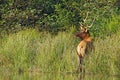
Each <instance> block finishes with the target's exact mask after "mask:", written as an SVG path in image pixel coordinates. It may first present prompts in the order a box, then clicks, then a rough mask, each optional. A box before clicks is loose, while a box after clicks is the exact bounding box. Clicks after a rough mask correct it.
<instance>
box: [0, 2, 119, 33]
mask: <svg viewBox="0 0 120 80" xmlns="http://www.w3.org/2000/svg"><path fill="white" fill-rule="evenodd" d="M119 8H120V2H119V0H99V1H98V0H1V1H0V33H1V34H3V33H7V34H9V33H14V32H18V31H20V30H23V29H24V28H35V29H37V30H39V31H49V32H52V33H55V32H58V31H67V30H69V29H70V27H75V28H77V29H78V28H79V23H81V22H82V20H83V18H85V16H86V13H87V12H89V13H90V15H89V19H88V21H87V23H88V24H89V23H90V22H91V21H92V19H93V18H94V17H96V18H97V19H96V22H95V27H94V29H97V28H103V27H102V26H103V25H101V24H100V23H105V24H106V22H105V21H104V18H105V19H106V18H107V19H109V18H111V17H112V16H113V15H115V14H119V10H120V9H119ZM99 26H101V27H99ZM97 30H98V31H99V29H97Z"/></svg>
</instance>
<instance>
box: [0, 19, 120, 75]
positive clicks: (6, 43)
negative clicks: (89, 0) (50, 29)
mask: <svg viewBox="0 0 120 80" xmlns="http://www.w3.org/2000/svg"><path fill="white" fill-rule="evenodd" d="M117 20H118V19H117ZM116 23H117V24H118V22H115V21H114V20H113V19H112V20H111V21H110V22H109V25H108V24H107V25H108V26H109V28H110V27H111V28H113V29H114V27H113V25H115V24H116ZM118 25H119V24H118ZM111 28H110V29H111ZM110 29H108V31H109V30H110ZM113 29H111V30H110V31H111V32H110V33H111V34H110V35H109V36H106V35H105V36H104V38H101V36H100V37H99V36H97V37H95V40H94V45H95V50H93V51H92V52H90V53H89V54H88V55H86V57H85V59H84V60H85V69H86V72H87V73H100V74H110V75H113V74H119V73H120V62H119V61H120V58H119V57H120V53H119V51H120V30H116V31H114V30H113ZM115 29H116V28H115ZM117 29H118V27H117ZM105 30H106V29H105ZM112 30H113V31H112ZM79 42H80V40H79V39H78V38H76V37H75V35H74V34H72V33H71V32H59V33H58V35H56V36H55V35H54V36H53V35H51V34H49V33H46V32H41V33H40V32H37V31H36V30H33V29H28V30H24V31H21V32H18V33H15V34H10V35H9V36H5V37H4V38H2V39H0V74H2V73H3V72H4V73H8V72H15V73H19V72H36V73H37V72H51V73H55V74H56V73H59V72H60V73H61V72H62V73H64V72H74V71H76V69H77V68H78V57H77V54H76V46H77V45H78V43H79Z"/></svg>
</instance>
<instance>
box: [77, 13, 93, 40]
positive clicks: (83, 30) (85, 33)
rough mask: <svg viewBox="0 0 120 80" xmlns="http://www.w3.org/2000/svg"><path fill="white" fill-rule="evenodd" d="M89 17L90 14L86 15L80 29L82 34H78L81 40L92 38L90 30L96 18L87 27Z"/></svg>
mask: <svg viewBox="0 0 120 80" xmlns="http://www.w3.org/2000/svg"><path fill="white" fill-rule="evenodd" d="M87 17H88V13H87V15H86V18H85V19H84V20H83V23H82V24H80V28H81V30H80V32H78V33H76V36H77V37H79V38H80V39H81V40H83V39H86V38H88V37H90V33H89V28H91V27H92V25H93V23H94V21H95V18H94V19H93V21H92V23H91V25H90V26H87V25H85V23H86V19H87Z"/></svg>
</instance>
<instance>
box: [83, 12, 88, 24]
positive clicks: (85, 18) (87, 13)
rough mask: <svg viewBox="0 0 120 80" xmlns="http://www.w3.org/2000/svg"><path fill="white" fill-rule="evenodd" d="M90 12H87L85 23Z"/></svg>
mask: <svg viewBox="0 0 120 80" xmlns="http://www.w3.org/2000/svg"><path fill="white" fill-rule="evenodd" d="M88 13H89V12H87V15H86V18H85V19H84V20H83V21H84V23H85V22H86V20H87V18H88Z"/></svg>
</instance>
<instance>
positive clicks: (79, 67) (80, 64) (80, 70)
mask: <svg viewBox="0 0 120 80" xmlns="http://www.w3.org/2000/svg"><path fill="white" fill-rule="evenodd" d="M82 66H83V58H82V57H79V66H78V71H79V72H82Z"/></svg>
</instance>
